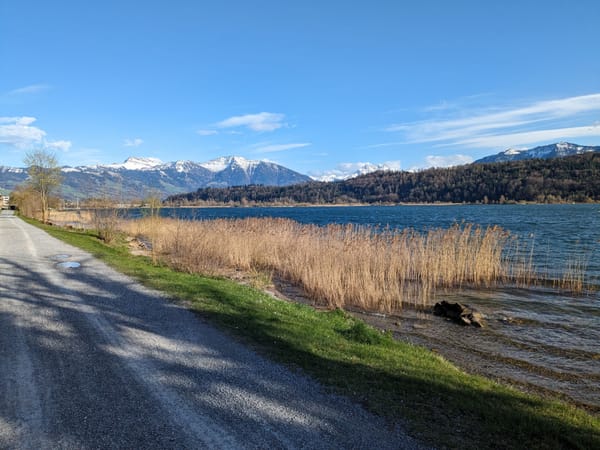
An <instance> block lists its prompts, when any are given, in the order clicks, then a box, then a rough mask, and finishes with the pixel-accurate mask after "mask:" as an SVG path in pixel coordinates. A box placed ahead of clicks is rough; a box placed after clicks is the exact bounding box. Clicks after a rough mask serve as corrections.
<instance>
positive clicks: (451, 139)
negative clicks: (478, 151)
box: [385, 94, 600, 147]
mask: <svg viewBox="0 0 600 450" xmlns="http://www.w3.org/2000/svg"><path fill="white" fill-rule="evenodd" d="M598 111H600V94H590V95H583V96H577V97H569V98H563V99H558V100H548V101H540V102H535V103H532V104H529V105H525V106H520V107H512V108H504V109H501V110H498V109H496V110H490V109H488V110H484V111H482V110H479V111H469V110H463V111H460V113H461V116H460V117H452V116H446V117H445V118H442V119H434V120H425V121H421V122H412V123H401V124H394V125H390V126H388V127H387V128H385V130H386V131H389V132H399V133H402V134H403V135H404V137H405V139H406V140H405V143H425V142H438V143H441V144H442V145H463V146H467V147H506V146H517V145H523V144H527V143H533V142H541V141H545V140H548V139H565V138H576V137H583V136H597V135H598V134H597V133H598V132H597V130H594V126H591V127H590V126H588V124H589V123H590V120H591V119H590V117H589V116H590V114H596V113H597V112H598ZM458 112H459V110H457V112H456V114H458ZM566 120H568V121H569V123H572V122H573V121H577V122H579V124H578V125H579V126H575V127H570V128H565V127H563V126H560V125H561V122H564V121H566ZM590 133H591V134H590Z"/></svg>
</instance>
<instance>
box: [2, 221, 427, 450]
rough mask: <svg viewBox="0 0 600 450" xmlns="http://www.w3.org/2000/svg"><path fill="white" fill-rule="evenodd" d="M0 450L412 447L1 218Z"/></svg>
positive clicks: (340, 401)
mask: <svg viewBox="0 0 600 450" xmlns="http://www.w3.org/2000/svg"><path fill="white" fill-rule="evenodd" d="M64 262H68V263H79V267H77V264H66V265H61V264H60V263H64ZM0 448H3V449H4V448H9V449H13V448H14V449H96V448H140V449H142V448H143V449H154V448H157V449H158V448H161V449H164V448H181V449H183V448H186V449H187V448H189V449H194V448H210V449H218V448H224V449H234V448H271V449H275V448H327V449H335V448H369V449H383V448H421V445H420V444H419V443H418V442H416V441H415V440H413V439H411V438H410V437H408V436H407V435H406V434H405V433H404V432H403V430H402V429H401V428H400V427H399V426H390V425H389V424H387V423H386V422H385V421H384V420H383V419H381V418H379V417H375V416H373V415H372V414H370V413H369V412H367V411H366V410H364V409H363V408H362V407H361V406H360V405H357V404H354V403H352V402H351V401H349V400H348V399H346V398H343V397H340V396H336V395H332V394H331V393H329V392H327V390H326V389H324V388H323V387H321V386H320V385H319V384H318V383H316V382H314V381H312V380H311V379H309V378H308V377H306V376H303V375H301V374H298V373H293V372H291V371H290V370H288V369H286V368H285V367H283V366H281V365H278V364H275V363H273V362H270V361H268V360H266V359H265V358H264V357H261V356H260V355H257V354H256V353H254V352H253V351H251V350H249V349H247V348H246V347H244V346H243V345H241V344H239V343H237V342H236V341H234V340H232V339H231V338H230V337H228V336H227V335H225V334H223V333H222V332H220V331H218V330H216V329H215V328H214V327H212V326H211V325H210V324H208V323H206V322H205V321H203V320H202V319H200V318H199V317H198V316H197V315H195V314H194V313H192V312H190V311H188V310H186V309H185V308H184V307H182V306H180V305H177V304H175V303H173V302H172V301H169V300H168V299H167V298H166V297H165V296H164V295H162V294H161V293H159V292H156V291H153V290H150V289H147V288H145V287H143V286H141V285H140V284H139V283H137V282H135V281H134V280H132V279H131V278H128V277H126V276H124V275H122V274H120V273H118V272H116V271H114V270H113V269H111V268H109V267H107V266H106V265H105V264H104V263H102V262H100V261H99V260H97V259H95V258H93V257H92V256H90V255H89V254H88V253H85V252H83V251H81V250H79V249H76V248H74V247H71V246H69V245H67V244H65V243H63V242H61V241H58V240H56V239H54V238H52V237H50V236H49V235H48V234H46V233H45V232H43V231H41V230H39V229H37V228H35V227H33V226H31V225H28V224H26V223H25V222H23V221H22V220H20V219H19V218H17V217H14V216H12V215H11V214H10V213H9V212H6V211H3V212H2V214H1V215H0Z"/></svg>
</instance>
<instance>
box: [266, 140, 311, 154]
mask: <svg viewBox="0 0 600 450" xmlns="http://www.w3.org/2000/svg"><path fill="white" fill-rule="evenodd" d="M309 145H310V142H298V143H293V144H269V145H262V146H259V147H257V148H256V149H255V150H254V153H275V152H283V151H285V150H291V149H294V148H302V147H308V146H309Z"/></svg>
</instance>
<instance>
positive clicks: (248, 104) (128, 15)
mask: <svg viewBox="0 0 600 450" xmlns="http://www.w3.org/2000/svg"><path fill="white" fill-rule="evenodd" d="M599 23H600V2H599V1H597V0H565V1H558V0H545V1H541V0H540V1H531V0H519V1H513V0H506V1H501V2H500V1H495V2H491V1H481V0H478V1H466V0H453V1H444V0H439V1H433V0H419V1H401V0H393V1H387V0H370V1H360V0H355V1H347V0H346V1H337V0H330V1H328V0H321V1H313V0H302V1H281V0H278V1H270V0H253V1H252V2H248V1H230V0H222V1H211V2H208V1H204V0H196V1H193V0H170V1H168V2H167V1H154V0H145V1H141V0H140V1H131V0H120V1H112V0H103V1H99V2H82V1H64V0H53V1H47V0H43V1H39V0H32V1H26V2H25V1H11V0H0V165H5V166H17V167H22V166H23V165H24V164H23V159H24V157H25V155H26V153H27V152H29V151H31V150H35V149H45V150H48V151H51V152H53V153H55V154H56V156H57V158H58V161H59V162H60V164H62V165H70V166H77V165H88V164H98V163H101V164H109V163H114V162H122V161H123V160H125V159H126V158H127V157H128V156H140V157H154V158H159V159H161V160H163V161H165V162H168V161H175V160H193V161H197V162H204V161H208V160H210V159H214V158H217V157H220V156H226V155H236V156H243V157H245V158H248V159H260V160H268V161H273V162H276V163H279V164H282V165H284V166H286V167H289V168H290V169H293V170H296V171H299V172H301V173H305V174H310V175H315V176H316V175H323V174H326V173H328V172H330V171H334V170H338V171H340V170H342V171H343V170H351V169H353V168H354V167H356V166H357V165H358V164H359V163H365V162H369V163H373V164H383V163H387V164H388V166H390V167H395V168H398V169H404V170H412V169H416V168H424V167H431V166H438V167H442V166H449V165H456V164H463V163H468V162H471V161H473V160H475V159H478V158H480V157H483V156H486V155H490V154H493V153H498V152H500V151H503V150H506V149H508V148H530V147H534V146H536V145H540V144H548V143H553V142H559V141H568V142H574V143H577V144H583V145H600V35H599V34H598V24H599Z"/></svg>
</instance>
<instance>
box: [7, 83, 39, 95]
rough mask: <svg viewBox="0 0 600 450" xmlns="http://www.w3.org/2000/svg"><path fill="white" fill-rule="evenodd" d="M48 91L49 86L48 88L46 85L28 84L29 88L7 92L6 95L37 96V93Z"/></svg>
mask: <svg viewBox="0 0 600 450" xmlns="http://www.w3.org/2000/svg"><path fill="white" fill-rule="evenodd" d="M48 89H50V86H48V85H47V84H30V85H29V86H24V87H21V88H17V89H13V90H12V91H8V92H7V93H6V94H7V95H11V96H15V95H27V94H37V93H38V92H42V91H46V90H48Z"/></svg>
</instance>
